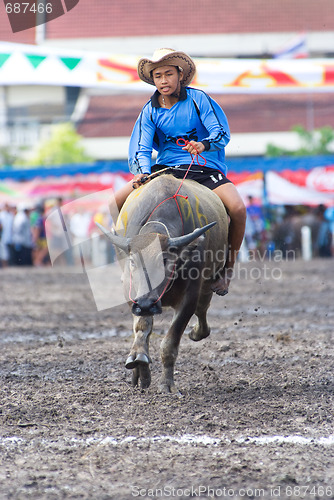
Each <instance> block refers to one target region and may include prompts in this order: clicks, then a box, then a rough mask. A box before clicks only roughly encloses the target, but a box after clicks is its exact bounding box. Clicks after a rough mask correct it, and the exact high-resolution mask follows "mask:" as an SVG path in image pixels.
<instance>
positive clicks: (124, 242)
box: [95, 222, 130, 252]
mask: <svg viewBox="0 0 334 500" xmlns="http://www.w3.org/2000/svg"><path fill="white" fill-rule="evenodd" d="M95 224H96V225H97V227H98V228H99V229H101V231H102V233H103V234H104V235H105V236H106V237H107V238H108V239H109V240H110V241H111V242H112V243H113V244H114V245H116V247H118V248H120V249H121V250H124V251H125V252H128V250H129V243H130V240H129V238H125V237H124V236H118V234H113V233H111V232H110V231H107V229H106V228H105V227H103V226H101V224H99V223H98V222H95Z"/></svg>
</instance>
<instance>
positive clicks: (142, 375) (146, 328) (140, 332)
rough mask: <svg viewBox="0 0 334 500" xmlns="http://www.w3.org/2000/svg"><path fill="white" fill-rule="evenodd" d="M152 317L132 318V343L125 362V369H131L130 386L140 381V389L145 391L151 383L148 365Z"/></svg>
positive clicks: (149, 360)
mask: <svg viewBox="0 0 334 500" xmlns="http://www.w3.org/2000/svg"><path fill="white" fill-rule="evenodd" d="M152 327H153V317H152V316H145V317H143V316H139V317H138V316H134V317H133V333H134V336H135V338H134V341H133V344H132V347H131V351H130V353H129V356H128V358H127V360H126V363H125V367H126V368H128V369H133V374H132V384H133V385H134V386H136V385H137V384H138V379H140V382H141V387H142V388H143V389H146V388H147V387H149V385H150V383H151V374H150V368H149V363H150V362H151V359H150V356H149V337H150V335H151V332H152Z"/></svg>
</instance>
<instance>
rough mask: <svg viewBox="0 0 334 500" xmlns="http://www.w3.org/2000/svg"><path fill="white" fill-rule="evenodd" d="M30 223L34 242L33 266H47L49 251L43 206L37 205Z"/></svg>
mask: <svg viewBox="0 0 334 500" xmlns="http://www.w3.org/2000/svg"><path fill="white" fill-rule="evenodd" d="M30 222H31V226H32V234H33V241H34V251H33V263H34V266H42V265H45V264H49V262H50V260H49V258H48V256H49V251H48V245H47V241H46V233H45V207H44V205H43V204H39V205H37V207H36V209H35V211H34V212H33V213H32V214H31V217H30Z"/></svg>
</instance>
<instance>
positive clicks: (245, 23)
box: [0, 0, 334, 43]
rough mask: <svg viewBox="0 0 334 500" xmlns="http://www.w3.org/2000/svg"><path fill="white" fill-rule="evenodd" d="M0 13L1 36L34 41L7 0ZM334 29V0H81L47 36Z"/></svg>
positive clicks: (51, 25)
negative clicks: (9, 11) (14, 27)
mask: <svg viewBox="0 0 334 500" xmlns="http://www.w3.org/2000/svg"><path fill="white" fill-rule="evenodd" d="M0 19H1V23H0V40H5V41H11V42H24V43H34V40H35V29H28V30H25V31H21V32H19V33H15V34H13V33H12V32H11V28H10V25H9V21H8V19H7V17H6V13H5V8H4V3H3V2H1V4H0ZM333 30H334V8H333V0H317V1H314V0H251V1H245V0H234V2H233V4H231V2H228V1H227V0H195V1H194V0H183V1H182V2H179V0H169V1H168V5H167V6H166V2H165V1H163V0H155V1H154V2H152V1H151V0H141V1H140V2H139V1H138V0H122V2H120V1H119V0H94V1H93V0H80V2H79V3H78V5H77V6H76V7H74V8H73V9H72V10H71V11H69V12H67V13H66V14H65V15H63V16H61V17H59V18H57V19H54V20H52V21H51V22H49V23H47V24H46V25H45V38H46V40H56V39H64V38H65V39H75V38H96V37H98V38H106V37H128V36H143V37H147V36H157V35H176V34H182V35H189V34H232V33H234V34H245V33H262V32H269V33H277V32H300V31H306V32H312V31H333Z"/></svg>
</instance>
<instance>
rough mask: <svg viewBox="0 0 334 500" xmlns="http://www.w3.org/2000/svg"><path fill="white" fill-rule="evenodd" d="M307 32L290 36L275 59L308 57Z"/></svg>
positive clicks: (276, 53) (275, 55)
mask: <svg viewBox="0 0 334 500" xmlns="http://www.w3.org/2000/svg"><path fill="white" fill-rule="evenodd" d="M308 56H309V52H308V49H307V40H306V34H305V33H300V34H299V35H297V36H294V37H293V38H290V39H289V40H288V41H287V42H286V43H285V44H284V45H283V46H282V47H281V48H280V49H279V50H278V51H277V52H275V54H274V55H273V58H274V59H301V58H303V57H308Z"/></svg>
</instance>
